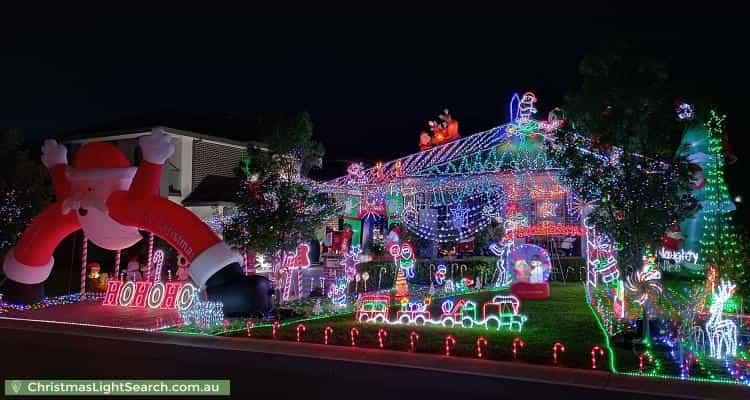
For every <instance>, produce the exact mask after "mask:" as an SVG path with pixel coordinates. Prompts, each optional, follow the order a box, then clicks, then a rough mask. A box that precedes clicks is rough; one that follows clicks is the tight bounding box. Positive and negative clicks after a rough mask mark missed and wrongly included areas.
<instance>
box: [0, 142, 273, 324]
mask: <svg viewBox="0 0 750 400" xmlns="http://www.w3.org/2000/svg"><path fill="white" fill-rule="evenodd" d="M138 143H139V145H140V147H141V151H142V153H143V160H142V161H141V162H140V164H139V165H138V167H137V168H136V167H133V166H131V165H130V162H129V161H128V159H127V157H126V156H125V154H123V153H122V151H121V150H120V149H118V148H117V147H115V146H114V145H112V144H110V143H105V142H91V143H87V144H84V145H83V146H82V147H81V148H80V149H79V150H78V152H77V153H76V155H75V160H74V161H73V165H72V166H69V165H68V162H67V149H66V148H65V146H63V145H62V144H59V143H57V142H55V141H54V140H47V141H45V142H44V146H43V147H42V162H43V163H44V165H45V166H46V167H47V168H48V169H49V171H50V174H51V175H52V183H53V185H54V188H55V195H56V198H57V200H56V202H55V203H53V204H52V205H50V206H49V207H48V208H47V209H46V210H44V211H43V212H42V213H41V214H39V215H38V216H36V217H35V218H34V219H33V220H32V223H31V225H30V226H29V227H28V228H27V229H26V231H25V232H24V234H23V236H22V237H21V239H20V240H19V241H18V244H17V245H16V246H15V248H13V249H11V250H10V251H8V253H7V255H6V257H5V260H4V263H3V271H4V272H5V275H6V276H7V278H8V279H7V280H6V283H5V284H4V285H3V286H2V287H0V292H2V293H3V294H4V299H5V300H6V301H9V302H16V303H27V304H28V303H32V302H34V301H37V300H39V299H40V298H41V297H42V296H43V294H44V288H43V282H44V281H45V280H46V279H47V277H48V276H49V274H50V271H51V270H52V266H53V265H54V263H55V260H54V258H53V257H52V254H53V252H54V250H55V248H56V247H57V245H58V244H59V243H60V241H62V240H63V239H64V238H65V237H66V236H68V235H69V234H71V233H72V232H75V231H77V230H78V229H83V232H84V233H85V234H86V236H87V237H88V238H89V240H91V241H92V242H93V243H94V244H96V245H97V246H99V247H102V248H105V249H109V250H121V249H125V248H128V247H130V246H132V245H134V244H135V243H136V242H138V241H139V240H141V238H142V237H141V234H140V233H139V232H138V230H139V229H142V230H146V231H149V232H153V233H154V234H155V235H157V236H159V237H161V238H163V239H164V240H166V241H167V242H169V244H170V245H172V246H173V247H174V248H175V249H177V250H178V251H179V252H180V254H182V255H183V256H184V257H185V258H186V259H187V260H188V262H189V263H190V277H191V278H192V280H193V281H194V282H195V284H196V285H198V286H199V287H200V288H201V289H202V290H204V291H205V293H206V295H207V298H208V299H209V300H217V301H221V302H222V303H224V310H225V313H226V314H227V315H239V314H245V313H248V312H255V311H259V310H258V307H259V306H260V307H262V306H264V304H265V303H266V299H265V298H266V296H267V294H268V293H267V292H268V289H269V288H267V283H265V282H263V281H262V280H263V278H262V277H259V276H247V277H246V276H245V275H244V273H243V271H242V268H241V264H242V257H241V256H240V255H239V254H238V253H236V252H235V251H232V250H230V248H229V247H228V246H227V245H226V244H225V243H224V242H222V241H221V239H220V238H219V237H218V236H217V235H216V234H215V233H214V232H213V231H212V230H211V228H209V227H208V226H207V225H205V224H204V223H203V222H202V221H201V220H200V219H199V218H198V217H197V216H196V215H195V214H193V213H192V212H190V211H189V210H187V209H185V208H183V207H182V206H180V205H178V204H176V203H174V202H172V201H169V200H167V199H165V198H163V197H161V196H160V195H159V182H160V179H161V174H162V168H163V165H164V162H165V161H166V160H167V159H168V158H169V157H170V156H171V155H172V153H174V144H172V143H171V140H170V137H169V135H167V134H166V133H165V132H164V131H163V130H162V129H160V128H156V129H154V130H152V132H151V133H150V134H149V135H145V136H142V137H141V138H140V139H139V141H138Z"/></svg>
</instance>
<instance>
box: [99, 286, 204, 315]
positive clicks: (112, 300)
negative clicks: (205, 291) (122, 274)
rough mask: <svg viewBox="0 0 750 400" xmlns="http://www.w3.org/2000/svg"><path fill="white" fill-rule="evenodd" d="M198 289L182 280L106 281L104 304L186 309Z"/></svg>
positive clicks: (191, 302)
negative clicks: (165, 281)
mask: <svg viewBox="0 0 750 400" xmlns="http://www.w3.org/2000/svg"><path fill="white" fill-rule="evenodd" d="M197 293H198V289H196V287H195V286H193V285H192V284H190V283H184V284H183V283H182V282H167V283H166V284H165V283H161V282H150V281H138V282H133V281H129V282H120V281H114V280H112V281H109V282H107V292H106V293H105V294H104V301H103V302H102V305H104V306H120V307H139V308H145V307H148V308H161V309H178V310H186V309H188V308H190V306H191V305H192V304H193V300H194V299H195V296H196V295H197Z"/></svg>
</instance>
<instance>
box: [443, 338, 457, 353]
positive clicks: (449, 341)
mask: <svg viewBox="0 0 750 400" xmlns="http://www.w3.org/2000/svg"><path fill="white" fill-rule="evenodd" d="M454 346H456V337H455V336H453V335H448V336H446V337H445V356H446V357H450V356H451V348H453V347H454Z"/></svg>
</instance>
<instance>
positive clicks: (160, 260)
mask: <svg viewBox="0 0 750 400" xmlns="http://www.w3.org/2000/svg"><path fill="white" fill-rule="evenodd" d="M154 265H155V266H156V272H154V282H159V281H161V269H162V267H163V266H164V250H162V249H159V250H156V251H155V252H154Z"/></svg>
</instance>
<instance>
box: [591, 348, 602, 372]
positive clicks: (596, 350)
mask: <svg viewBox="0 0 750 400" xmlns="http://www.w3.org/2000/svg"><path fill="white" fill-rule="evenodd" d="M597 354H598V355H599V356H600V357H604V349H602V348H601V347H600V346H599V345H596V346H594V347H592V348H591V369H596V355H597Z"/></svg>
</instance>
